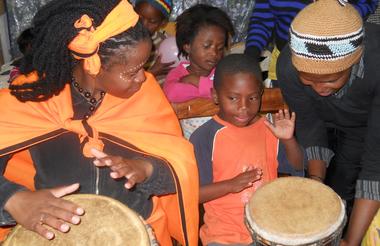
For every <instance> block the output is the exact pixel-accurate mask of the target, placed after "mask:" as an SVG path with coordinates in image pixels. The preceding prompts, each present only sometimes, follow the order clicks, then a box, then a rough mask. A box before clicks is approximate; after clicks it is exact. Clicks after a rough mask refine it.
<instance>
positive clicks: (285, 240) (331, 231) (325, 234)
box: [244, 177, 346, 245]
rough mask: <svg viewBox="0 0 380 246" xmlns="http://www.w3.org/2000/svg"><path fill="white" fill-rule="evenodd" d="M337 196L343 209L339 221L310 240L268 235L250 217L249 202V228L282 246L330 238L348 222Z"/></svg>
mask: <svg viewBox="0 0 380 246" xmlns="http://www.w3.org/2000/svg"><path fill="white" fill-rule="evenodd" d="M281 179H305V178H300V177H283V178H281ZM277 180H278V179H277ZM315 182H317V181H315ZM321 184H322V183H321ZM322 185H325V184H322ZM325 186H326V185H325ZM326 187H327V188H328V189H330V190H331V191H332V192H334V194H336V192H335V191H334V190H332V189H331V188H330V187H328V186H326ZM336 196H337V197H338V200H339V203H340V207H341V210H340V214H339V216H338V219H337V221H336V222H335V223H334V224H332V225H331V226H330V227H329V228H328V229H327V230H326V231H324V232H321V233H318V234H315V235H313V236H311V237H309V238H305V239H302V238H296V239H292V238H285V237H283V236H276V235H272V234H270V233H268V232H267V231H265V230H264V228H261V227H260V226H259V225H257V224H256V223H255V222H254V221H253V220H252V217H251V216H250V215H251V212H250V206H249V205H250V202H247V203H246V204H245V207H244V212H245V218H246V220H247V221H248V224H249V225H248V226H250V227H251V229H252V230H253V231H255V232H256V233H257V234H258V235H259V236H260V237H262V238H263V239H265V240H267V241H270V242H273V243H277V244H282V245H304V244H310V243H315V242H318V241H319V240H321V239H324V238H326V237H328V236H331V235H333V234H334V232H336V231H337V230H338V229H340V227H342V224H344V222H345V221H346V212H345V211H346V210H345V205H344V204H343V202H342V199H341V198H340V196H339V195H338V194H336ZM341 229H343V227H342V228H341Z"/></svg>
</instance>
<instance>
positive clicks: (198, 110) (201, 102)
mask: <svg viewBox="0 0 380 246" xmlns="http://www.w3.org/2000/svg"><path fill="white" fill-rule="evenodd" d="M172 106H173V108H174V111H175V113H176V114H177V117H178V119H187V118H194V117H202V116H212V115H214V114H216V113H217V112H218V110H219V107H218V105H215V103H214V102H213V101H212V100H211V99H205V98H197V99H193V100H190V101H187V102H183V103H172ZM285 108H288V107H287V105H286V104H285V102H284V99H283V97H282V94H281V91H280V89H279V88H265V89H264V94H263V97H262V102H261V113H272V112H277V111H278V110H279V109H285Z"/></svg>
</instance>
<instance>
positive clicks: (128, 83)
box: [95, 40, 152, 98]
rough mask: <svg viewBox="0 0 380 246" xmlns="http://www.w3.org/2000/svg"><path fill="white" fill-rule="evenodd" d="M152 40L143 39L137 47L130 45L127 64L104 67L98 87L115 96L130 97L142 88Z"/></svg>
mask: <svg viewBox="0 0 380 246" xmlns="http://www.w3.org/2000/svg"><path fill="white" fill-rule="evenodd" d="M151 48H152V42H151V41H150V40H146V41H141V42H139V43H138V44H137V45H136V46H135V47H130V48H129V49H128V50H126V51H125V50H124V52H128V56H127V57H126V59H127V63H126V64H118V63H116V64H113V65H110V67H108V68H106V69H105V68H102V69H101V70H100V72H99V74H98V75H97V76H96V78H95V80H96V87H97V89H99V90H102V91H105V92H107V93H109V94H111V95H113V96H115V97H120V98H129V97H131V96H133V94H135V93H136V92H137V91H138V90H140V88H141V86H142V83H143V82H144V81H145V80H146V77H145V73H144V68H143V66H144V64H145V62H146V61H147V59H148V58H149V55H150V50H151Z"/></svg>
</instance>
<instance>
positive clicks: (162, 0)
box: [135, 0, 173, 18]
mask: <svg viewBox="0 0 380 246" xmlns="http://www.w3.org/2000/svg"><path fill="white" fill-rule="evenodd" d="M142 2H147V3H149V4H150V5H152V6H153V7H155V8H156V9H158V10H159V11H160V12H161V13H162V14H163V15H164V16H165V18H169V16H170V13H171V12H172V8H173V3H172V0H136V2H135V5H137V4H139V3H142Z"/></svg>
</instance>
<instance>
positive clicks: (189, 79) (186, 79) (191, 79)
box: [179, 74, 200, 87]
mask: <svg viewBox="0 0 380 246" xmlns="http://www.w3.org/2000/svg"><path fill="white" fill-rule="evenodd" d="M199 80H200V77H199V76H198V75H195V74H188V75H185V76H183V77H182V78H181V79H180V80H179V82H180V83H184V84H190V85H193V86H195V87H198V85H199Z"/></svg>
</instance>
